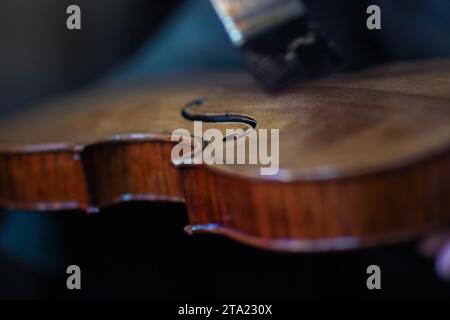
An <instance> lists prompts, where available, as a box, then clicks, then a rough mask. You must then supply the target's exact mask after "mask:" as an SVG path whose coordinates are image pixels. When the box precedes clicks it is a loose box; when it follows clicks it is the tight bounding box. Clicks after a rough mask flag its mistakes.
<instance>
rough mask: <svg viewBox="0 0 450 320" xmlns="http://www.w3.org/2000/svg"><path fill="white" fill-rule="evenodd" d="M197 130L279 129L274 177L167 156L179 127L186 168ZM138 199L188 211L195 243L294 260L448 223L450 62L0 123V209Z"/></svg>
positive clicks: (235, 76)
mask: <svg viewBox="0 0 450 320" xmlns="http://www.w3.org/2000/svg"><path fill="white" fill-rule="evenodd" d="M198 121H202V130H203V132H206V130H209V129H214V132H216V133H221V134H222V136H223V137H224V140H226V141H241V140H242V139H248V132H252V130H253V131H254V130H258V129H262V128H264V129H268V130H271V129H276V130H278V132H279V146H278V149H279V153H278V170H277V172H276V174H273V175H263V174H261V168H262V167H263V166H264V165H263V164H262V163H260V162H257V163H254V164H242V163H241V164H236V163H232V164H229V163H225V162H222V163H206V162H201V163H195V161H191V162H189V161H179V162H178V163H174V161H173V160H172V159H173V150H174V147H175V146H176V145H179V143H180V140H179V139H178V140H174V139H173V135H172V134H173V132H174V131H176V130H177V129H180V128H182V129H185V130H187V131H188V132H191V133H192V135H191V136H190V138H191V139H190V140H189V141H190V142H189V143H190V144H189V143H188V144H189V147H188V149H189V150H190V151H191V152H192V154H190V155H189V154H188V156H189V159H193V157H190V156H192V155H193V154H197V153H198V152H202V150H205V149H206V148H208V145H210V144H211V143H212V141H211V140H208V139H205V137H204V136H202V135H199V134H194V131H195V130H194V125H195V123H196V122H198ZM230 130H233V132H240V134H238V135H231V136H230V134H228V133H229V132H230ZM186 138H187V137H186ZM272 143H273V141H272ZM230 144H231V143H230ZM223 145H224V148H228V147H229V146H227V144H226V143H224V144H223ZM269 147H271V145H270V146H269ZM233 148H234V146H233ZM216 151H217V150H216ZM224 151H226V150H224ZM225 153H226V152H224V154H225ZM249 153H250V149H249V148H247V149H246V150H245V154H246V156H250V154H249ZM186 156H187V155H186V154H184V155H183V157H185V158H186ZM235 156H237V155H236V154H235ZM133 200H145V201H168V202H182V203H184V204H185V205H186V208H187V212H188V216H189V225H188V226H187V227H186V228H185V230H186V231H187V232H188V233H189V234H197V233H213V234H220V235H224V236H227V237H229V238H232V239H234V240H237V241H239V242H242V243H245V244H248V245H252V246H257V247H260V248H263V249H268V250H280V251H289V252H310V251H313V252H317V251H334V250H348V249H354V248H360V247H366V246H374V245H380V244H383V243H392V242H396V241H403V240H407V239H411V238H413V237H417V236H420V235H422V234H424V233H426V232H429V231H430V230H434V229H436V228H440V227H443V226H446V225H447V224H448V223H449V221H450V59H435V60H424V61H415V62H407V63H396V64H390V65H382V66H377V67H373V68H369V69H366V70H359V71H355V72H348V73H342V74H337V75H332V76H329V77H326V78H323V79H320V80H315V81H309V82H304V83H301V84H296V85H292V86H291V87H289V88H288V89H286V90H284V91H282V92H280V93H276V94H274V93H265V92H264V91H263V90H261V88H260V87H258V86H257V85H255V83H254V81H253V80H252V79H251V78H250V77H249V76H248V75H246V74H244V73H214V74H204V75H198V74H196V75H187V76H180V77H178V78H167V79H159V80H158V81H153V82H151V81H150V82H147V83H145V84H140V85H134V86H131V87H127V88H123V87H120V88H117V87H115V88H114V87H113V88H98V89H91V90H88V91H86V92H83V93H78V94H74V95H73V96H71V97H68V98H63V99H57V100H54V101H52V102H49V103H46V104H43V105H40V106H37V107H33V108H29V109H24V110H20V111H18V112H16V113H15V114H11V115H9V116H8V117H5V118H3V119H2V120H1V121H0V205H1V206H3V207H5V208H10V209H26V210H55V211H59V210H72V209H77V210H82V211H85V212H88V213H95V212H97V211H99V209H101V208H102V207H105V206H109V205H113V204H115V203H119V202H123V201H133ZM100 212H101V211H100Z"/></svg>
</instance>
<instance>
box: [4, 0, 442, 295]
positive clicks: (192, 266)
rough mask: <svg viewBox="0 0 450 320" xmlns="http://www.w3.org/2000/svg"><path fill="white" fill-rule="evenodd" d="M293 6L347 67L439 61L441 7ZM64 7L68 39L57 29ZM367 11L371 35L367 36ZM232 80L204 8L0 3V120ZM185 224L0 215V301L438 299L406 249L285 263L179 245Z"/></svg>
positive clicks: (207, 243)
mask: <svg viewBox="0 0 450 320" xmlns="http://www.w3.org/2000/svg"><path fill="white" fill-rule="evenodd" d="M305 3H306V5H307V7H308V8H309V10H310V12H311V14H312V15H313V17H314V18H315V20H316V22H317V23H318V24H319V25H320V26H321V28H322V29H323V30H324V31H325V32H326V33H327V34H329V35H330V36H331V37H332V38H333V39H334V40H336V41H338V42H339V44H340V46H341V47H342V48H343V50H344V51H345V52H346V55H347V56H348V57H349V59H350V60H352V61H354V62H355V65H358V66H364V65H371V64H375V63H382V62H385V61H391V60H405V59H417V58H426V57H435V56H449V55H450V0H408V1H406V0H380V1H364V0H342V1H339V2H338V1H331V0H314V1H313V0H309V1H305ZM71 4H76V5H78V6H79V7H80V8H81V13H82V14H81V20H82V29H81V30H77V31H71V30H68V29H67V28H66V19H67V16H68V15H67V14H66V8H67V7H68V6H69V5H71ZM369 4H378V5H379V6H380V7H381V8H382V30H379V31H374V32H369V31H368V30H367V28H366V24H365V22H366V18H367V15H366V14H365V11H366V8H367V6H368V5H369ZM244 68H245V63H244V61H243V60H242V58H241V56H240V53H239V51H238V50H236V49H235V48H233V47H232V45H231V44H230V42H229V40H228V38H227V35H226V34H225V32H224V30H223V28H222V26H221V24H220V21H219V19H218V18H217V16H216V15H215V13H214V11H213V9H212V7H211V5H210V4H209V2H208V1H207V0H187V1H181V0H179V1H176V0H166V1H146V0H74V1H66V0H36V1H25V0H0V116H4V115H7V114H9V113H11V112H16V111H18V110H20V109H21V108H24V107H28V106H30V105H33V104H35V103H37V102H41V101H44V100H46V99H50V98H52V97H54V96H60V95H64V94H68V93H72V92H76V91H79V90H83V89H85V88H87V87H90V86H104V85H111V84H114V85H117V84H119V85H120V84H129V83H132V82H134V81H145V79H147V78H150V77H157V76H160V75H162V74H167V73H181V72H190V71H193V70H204V69H205V70H211V69H214V70H220V69H244ZM30 125H32V124H30ZM30 183H32V182H30ZM186 224H187V215H186V212H185V210H184V207H183V206H181V205H174V204H164V203H157V204H155V203H135V204H126V205H119V206H116V207H113V208H109V209H107V210H105V211H104V212H102V214H101V215H98V216H90V217H87V216H85V215H84V214H82V213H80V212H56V213H45V212H44V213H42V212H41V213H37V212H11V211H6V210H3V211H1V213H0V298H75V299H78V298H155V299H158V298H159V299H167V298H178V299H183V298H184V299H186V298H289V299H297V298H375V299H377V298H408V297H409V298H450V285H449V283H446V282H444V281H442V280H439V279H437V278H436V276H435V274H434V270H433V261H431V260H427V259H425V258H422V257H420V256H419V255H418V254H417V253H416V244H415V243H414V242H412V243H406V244H401V245H395V246H388V247H383V248H378V249H371V250H364V251H356V252H348V253H339V254H328V255H287V254H276V253H270V252H264V251H260V250H256V249H252V248H248V247H245V246H243V245H241V244H238V243H234V242H232V241H229V240H227V239H222V238H219V237H214V236H199V237H188V236H187V235H185V234H184V233H183V231H182V228H183V226H184V225H186ZM69 264H78V265H80V267H81V268H82V274H83V284H82V286H83V289H82V290H81V291H80V292H72V291H68V290H67V289H66V287H65V279H66V274H65V270H66V267H67V266H68V265H69ZM369 264H378V265H380V267H381V268H382V270H383V284H382V286H383V290H381V292H369V291H368V290H367V289H366V287H365V279H366V274H365V270H366V267H367V266H368V265H369Z"/></svg>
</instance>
